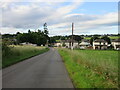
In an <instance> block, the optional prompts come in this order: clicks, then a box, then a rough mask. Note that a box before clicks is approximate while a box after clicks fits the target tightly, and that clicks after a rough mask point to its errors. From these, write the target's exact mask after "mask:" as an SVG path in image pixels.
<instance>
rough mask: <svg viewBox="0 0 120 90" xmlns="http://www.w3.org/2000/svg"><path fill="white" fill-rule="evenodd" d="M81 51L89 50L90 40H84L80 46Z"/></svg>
mask: <svg viewBox="0 0 120 90" xmlns="http://www.w3.org/2000/svg"><path fill="white" fill-rule="evenodd" d="M79 46H80V49H87V48H88V47H89V46H91V45H90V42H89V40H85V39H83V40H82V42H81V43H80V44H79Z"/></svg>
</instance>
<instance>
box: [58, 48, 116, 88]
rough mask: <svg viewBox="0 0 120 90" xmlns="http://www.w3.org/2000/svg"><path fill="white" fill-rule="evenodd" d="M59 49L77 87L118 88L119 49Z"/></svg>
mask: <svg viewBox="0 0 120 90" xmlns="http://www.w3.org/2000/svg"><path fill="white" fill-rule="evenodd" d="M58 51H59V53H60V55H61V57H62V58H63V61H64V63H65V65H66V68H67V70H68V72H69V75H70V77H71V79H72V81H73V84H74V86H75V87H76V88H118V51H104V50H101V51H100V50H73V51H71V50H68V49H60V48H59V49H58Z"/></svg>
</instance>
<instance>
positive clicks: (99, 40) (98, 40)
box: [94, 39, 106, 42]
mask: <svg viewBox="0 0 120 90" xmlns="http://www.w3.org/2000/svg"><path fill="white" fill-rule="evenodd" d="M94 42H106V41H105V40H104V39H96V40H95V41H94Z"/></svg>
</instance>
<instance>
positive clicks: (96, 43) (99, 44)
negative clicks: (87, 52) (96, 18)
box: [93, 39, 108, 50]
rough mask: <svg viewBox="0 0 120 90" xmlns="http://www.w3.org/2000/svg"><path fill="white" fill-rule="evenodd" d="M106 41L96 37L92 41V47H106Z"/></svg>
mask: <svg viewBox="0 0 120 90" xmlns="http://www.w3.org/2000/svg"><path fill="white" fill-rule="evenodd" d="M107 46H108V42H107V41H105V40H104V39H96V40H95V41H93V49H103V50H104V49H107Z"/></svg>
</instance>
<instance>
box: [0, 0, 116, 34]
mask: <svg viewBox="0 0 120 90" xmlns="http://www.w3.org/2000/svg"><path fill="white" fill-rule="evenodd" d="M62 1H64V0H62ZM0 10H1V14H2V19H1V18H0V20H2V25H0V27H1V31H0V32H1V33H2V34H4V33H16V32H27V31H28V29H30V30H32V31H35V30H37V29H41V30H43V24H44V23H45V22H46V23H47V25H48V30H49V35H50V36H53V35H70V34H71V24H72V22H74V34H78V35H80V34H117V33H118V3H117V2H85V1H84V0H82V1H81V2H14V0H11V2H2V3H0Z"/></svg>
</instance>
